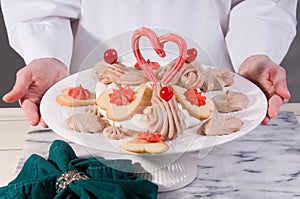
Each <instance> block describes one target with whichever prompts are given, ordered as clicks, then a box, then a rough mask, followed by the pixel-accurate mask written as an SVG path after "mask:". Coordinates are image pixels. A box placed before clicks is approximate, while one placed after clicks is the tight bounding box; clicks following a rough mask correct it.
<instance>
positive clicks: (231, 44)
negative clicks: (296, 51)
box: [226, 19, 295, 72]
mask: <svg viewBox="0 0 300 199" xmlns="http://www.w3.org/2000/svg"><path fill="white" fill-rule="evenodd" d="M237 29H238V30H237ZM294 37H295V34H294V33H292V32H287V31H285V30H284V29H282V28H281V27H279V26H277V25H276V24H270V23H268V22H266V21H263V20H259V19H253V20H249V21H248V22H246V23H245V24H244V25H243V27H235V30H234V31H231V32H229V33H228V35H227V37H226V43H227V47H228V52H229V55H230V57H231V62H232V65H233V68H234V70H235V71H236V72H237V71H238V69H239V66H240V65H241V63H242V62H243V61H244V60H245V59H247V58H248V57H249V56H252V55H258V54H263V55H267V56H269V57H270V59H271V60H272V61H274V62H275V63H277V64H280V62H281V61H282V60H283V58H284V56H285V55H286V53H287V51H288V49H289V46H290V44H291V42H292V41H293V39H294Z"/></svg>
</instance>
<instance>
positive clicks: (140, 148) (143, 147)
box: [120, 138, 169, 154]
mask: <svg viewBox="0 0 300 199" xmlns="http://www.w3.org/2000/svg"><path fill="white" fill-rule="evenodd" d="M120 147H121V148H122V149H124V150H126V151H130V152H134V153H152V154H159V153H163V152H165V151H167V150H168V149H169V146H168V145H167V144H166V143H165V142H164V141H159V142H148V141H146V140H142V139H138V138H133V139H131V140H129V141H127V142H123V143H122V144H121V145H120Z"/></svg>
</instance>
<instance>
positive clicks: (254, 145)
mask: <svg viewBox="0 0 300 199" xmlns="http://www.w3.org/2000/svg"><path fill="white" fill-rule="evenodd" d="M286 107H287V108H286V109H284V110H285V111H281V112H280V113H279V115H278V116H277V117H276V118H275V119H273V120H271V122H270V123H269V124H268V125H267V126H263V125H260V126H258V127H257V128H256V129H255V130H253V131H251V132H249V133H248V134H246V135H244V136H242V137H240V138H238V139H235V140H233V141H231V142H228V143H225V144H222V145H218V146H215V147H213V148H211V150H206V151H195V152H190V153H188V155H189V156H191V157H192V158H193V159H194V160H195V161H196V163H197V170H198V173H197V177H196V178H195V180H193V181H192V182H191V183H190V184H188V185H187V186H185V187H183V188H180V189H178V190H174V191H170V192H161V193H159V195H158V198H161V199H164V198H189V199H190V198H218V199H219V198H220V199H227V198H228V199H229V198H230V199H232V198H233V199H235V198H237V199H240V198H243V199H244V198H246V199H247V198H300V189H299V188H298V187H300V126H299V123H298V121H297V118H296V116H295V114H294V113H295V110H296V109H297V110H298V109H299V108H298V107H299V105H297V104H294V105H293V106H286ZM296 107H297V108H296ZM291 110H293V111H294V113H293V112H291ZM297 114H298V113H297ZM0 119H1V118H0ZM55 139H63V138H61V137H59V136H58V135H57V134H55V133H53V132H52V131H50V130H42V131H41V130H38V129H31V130H30V132H29V133H28V134H27V137H26V139H25V142H24V146H23V148H22V153H21V155H20V156H21V158H20V161H19V164H18V168H17V170H20V168H21V167H22V165H23V163H24V161H25V160H26V159H27V158H28V157H29V155H31V154H32V153H35V154H39V155H42V156H44V157H47V154H48V149H49V146H50V144H51V143H52V141H53V140H55ZM63 140H64V139H63ZM70 145H71V146H72V147H73V148H74V150H75V152H76V153H77V155H79V156H81V155H83V156H85V155H86V154H88V153H89V151H88V150H87V149H86V148H85V147H82V146H79V145H77V144H74V143H70Z"/></svg>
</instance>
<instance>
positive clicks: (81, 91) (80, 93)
mask: <svg viewBox="0 0 300 199" xmlns="http://www.w3.org/2000/svg"><path fill="white" fill-rule="evenodd" d="M91 94H92V93H91V92H90V91H89V90H88V89H85V88H83V87H82V86H81V84H80V85H79V86H77V87H73V88H70V89H69V91H68V95H69V96H70V97H72V98H74V99H80V100H85V99H88V98H89V97H90V96H91Z"/></svg>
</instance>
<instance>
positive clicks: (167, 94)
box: [159, 86, 174, 101]
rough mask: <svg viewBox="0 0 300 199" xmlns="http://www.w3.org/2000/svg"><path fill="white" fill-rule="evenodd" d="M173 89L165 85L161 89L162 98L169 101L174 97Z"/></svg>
mask: <svg viewBox="0 0 300 199" xmlns="http://www.w3.org/2000/svg"><path fill="white" fill-rule="evenodd" d="M173 94H174V93H173V89H172V88H171V87H170V86H164V87H162V88H161V89H160V92H159V95H160V97H161V98H162V99H164V100H166V101H169V100H170V99H171V98H172V97H173Z"/></svg>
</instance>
